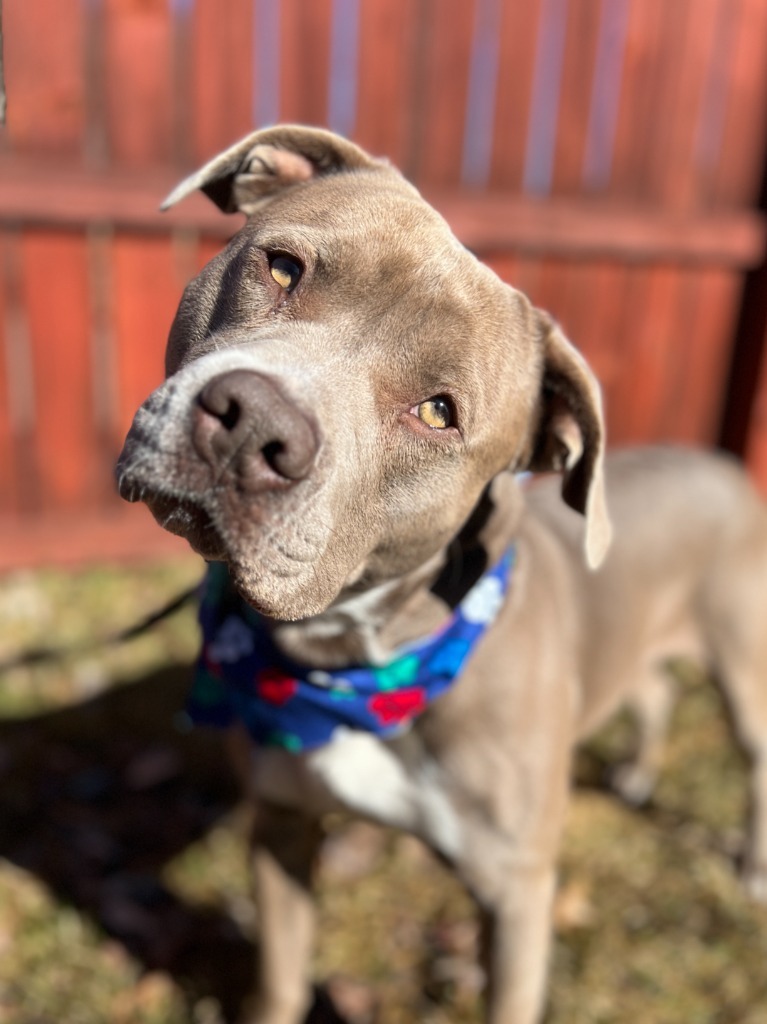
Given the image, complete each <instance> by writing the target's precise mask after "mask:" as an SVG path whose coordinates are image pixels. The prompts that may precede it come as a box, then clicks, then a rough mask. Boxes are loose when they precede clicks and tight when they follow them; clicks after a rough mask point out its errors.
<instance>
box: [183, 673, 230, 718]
mask: <svg viewBox="0 0 767 1024" xmlns="http://www.w3.org/2000/svg"><path fill="white" fill-rule="evenodd" d="M191 698H192V700H194V701H196V702H197V703H198V704H203V705H205V707H208V708H212V707H215V705H216V704H224V703H225V702H226V699H227V698H226V687H225V686H224V683H223V682H222V681H221V680H220V679H217V678H216V676H214V675H212V674H211V673H210V672H208V670H207V669H204V668H202V669H200V670H199V671H198V672H197V674H196V676H195V679H194V683H193V685H192V693H191Z"/></svg>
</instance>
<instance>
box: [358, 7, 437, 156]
mask: <svg viewBox="0 0 767 1024" xmlns="http://www.w3.org/2000/svg"><path fill="white" fill-rule="evenodd" d="M415 27H416V4H414V3H413V2H412V0H361V8H360V51H359V85H358V115H357V126H356V129H355V132H354V137H355V140H356V141H357V142H359V144H360V145H361V146H364V147H365V148H366V149H368V150H369V151H370V152H371V153H375V154H377V155H380V156H387V157H388V158H389V159H390V160H391V161H392V162H393V163H394V164H395V165H396V166H397V167H406V166H407V164H408V163H409V159H410V153H409V144H410V138H411V132H412V117H413V106H414V104H415V103H416V95H415V86H414V82H415V64H416V62H417V61H419V60H420V59H421V54H420V53H418V51H417V49H416V47H415V38H416V37H415Z"/></svg>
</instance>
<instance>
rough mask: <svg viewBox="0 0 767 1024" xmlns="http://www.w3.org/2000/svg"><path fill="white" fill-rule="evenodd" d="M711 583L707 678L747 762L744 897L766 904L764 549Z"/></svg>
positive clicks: (706, 606) (706, 604)
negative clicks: (724, 706) (718, 693)
mask: <svg viewBox="0 0 767 1024" xmlns="http://www.w3.org/2000/svg"><path fill="white" fill-rule="evenodd" d="M728 570H729V571H728V572H727V574H726V576H725V574H721V575H719V576H717V578H715V579H713V580H712V581H711V584H710V585H709V588H708V592H707V594H706V595H705V601H704V604H703V609H704V613H705V615H706V619H704V628H705V635H706V636H707V639H708V643H709V649H710V656H711V663H712V669H713V675H714V678H715V680H716V682H717V684H718V685H719V686H720V688H721V690H722V694H723V696H724V699H725V701H726V704H727V707H728V710H729V712H730V715H731V718H732V723H733V726H734V729H735V734H736V737H737V739H738V740H739V742H740V745H741V747H742V749H743V751H744V753H745V754H746V756H747V757H748V759H749V761H750V791H749V798H750V821H749V828H748V834H747V840H746V848H745V856H744V860H743V880H744V883H745V885H746V888H747V889H748V891H749V893H750V894H751V895H752V897H753V898H754V899H757V900H759V901H760V902H761V903H767V624H766V623H765V614H766V613H767V609H766V608H765V605H764V600H763V598H764V593H763V591H764V587H765V579H767V547H765V546H764V545H761V544H759V545H757V544H754V545H753V546H752V547H751V548H750V549H749V550H748V551H747V552H746V553H745V555H743V557H741V558H740V559H738V560H737V561H735V560H734V559H733V560H731V563H730V565H729V566H728Z"/></svg>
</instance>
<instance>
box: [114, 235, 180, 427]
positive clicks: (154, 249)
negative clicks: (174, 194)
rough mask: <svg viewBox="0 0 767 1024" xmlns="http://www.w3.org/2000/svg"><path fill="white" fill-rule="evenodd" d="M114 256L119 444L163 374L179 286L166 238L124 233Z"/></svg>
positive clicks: (116, 239) (116, 424) (120, 237)
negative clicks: (135, 414)
mask: <svg viewBox="0 0 767 1024" xmlns="http://www.w3.org/2000/svg"><path fill="white" fill-rule="evenodd" d="M112 258H113V263H112V292H113V306H114V330H115V339H116V348H117V359H116V364H117V366H116V369H117V380H118V382H119V385H118V405H117V419H116V422H115V424H114V429H115V440H116V443H120V442H121V441H122V439H123V437H124V436H125V433H126V431H127V430H128V427H129V426H130V423H131V420H132V419H133V415H134V413H135V411H136V409H137V408H138V407H139V405H140V404H141V403H142V402H143V401H144V399H145V398H146V397H147V395H148V394H149V393H150V391H152V390H153V389H154V388H156V387H157V386H158V385H159V384H160V383H161V382H162V380H163V377H164V376H165V372H164V354H165V342H166V340H167V337H168V330H169V328H170V325H171V322H172V319H173V315H174V313H175V311H176V306H177V305H178V301H179V298H180V292H181V288H180V284H179V281H178V275H177V273H176V261H175V255H174V251H173V244H172V241H171V239H170V238H168V237H167V236H159V237H158V236H146V235H139V234H134V233H132V232H120V233H119V234H118V235H117V236H116V237H115V239H114V243H113V257H112Z"/></svg>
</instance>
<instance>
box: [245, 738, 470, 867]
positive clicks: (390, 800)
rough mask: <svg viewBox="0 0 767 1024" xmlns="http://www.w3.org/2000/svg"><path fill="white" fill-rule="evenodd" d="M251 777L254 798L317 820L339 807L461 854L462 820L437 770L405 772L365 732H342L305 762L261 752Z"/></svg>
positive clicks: (430, 765)
mask: <svg viewBox="0 0 767 1024" xmlns="http://www.w3.org/2000/svg"><path fill="white" fill-rule="evenodd" d="M254 774H255V778H254V782H255V788H256V792H257V794H258V795H260V796H262V797H264V798H266V799H270V800H274V801H276V802H279V803H285V804H288V805H292V806H297V805H300V806H306V807H307V810H313V811H315V812H320V813H321V812H322V811H324V810H327V809H330V808H331V807H333V806H335V807H338V806H341V807H344V808H346V809H347V810H350V811H353V812H355V813H357V814H360V815H362V816H364V817H366V818H370V819H371V820H373V821H376V822H379V823H380V824H382V825H388V826H391V827H393V828H398V829H402V830H404V831H407V832H412V833H413V834H414V835H417V836H419V837H421V838H422V839H424V840H425V841H426V842H428V843H429V844H431V845H432V846H433V847H434V848H435V849H437V850H439V851H440V852H441V853H442V854H444V855H445V856H446V857H450V858H454V857H456V856H457V855H458V854H459V853H460V851H461V847H462V842H463V837H462V834H461V828H460V823H459V819H458V816H457V814H456V813H455V810H454V809H453V807H452V805H451V802H450V799H449V796H448V794H447V791H446V789H445V787H444V786H443V785H442V784H441V781H440V777H439V769H438V767H437V764H436V763H435V762H433V761H430V760H425V761H424V760H422V761H420V762H419V763H418V765H417V766H415V767H410V766H407V765H406V764H405V763H404V762H403V761H402V760H401V759H400V758H399V757H398V756H397V754H396V753H395V752H394V750H393V749H392V748H391V746H390V745H388V744H386V743H384V742H383V741H381V740H380V739H378V738H377V737H375V736H372V735H370V734H368V733H363V732H356V731H354V730H351V729H338V730H337V732H336V734H335V735H334V737H333V740H332V742H331V743H328V744H327V745H326V746H324V747H320V748H319V749H318V750H315V751H312V752H311V753H309V754H304V755H295V754H289V753H287V752H286V751H282V750H270V749H261V750H257V751H256V752H255V754H254Z"/></svg>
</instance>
